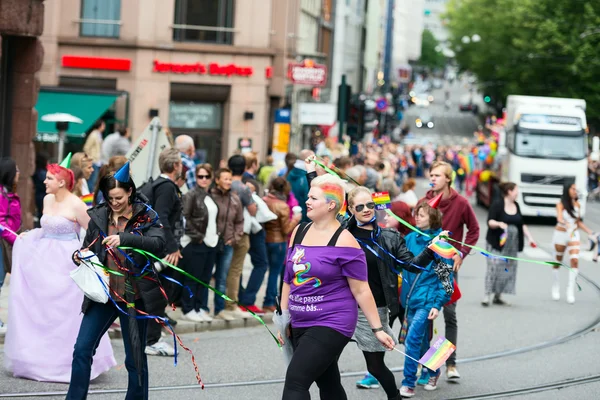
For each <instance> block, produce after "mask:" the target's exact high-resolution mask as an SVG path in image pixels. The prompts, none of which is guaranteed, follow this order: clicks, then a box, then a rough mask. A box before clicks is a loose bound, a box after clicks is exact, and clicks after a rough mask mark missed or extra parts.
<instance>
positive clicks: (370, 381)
mask: <svg viewBox="0 0 600 400" xmlns="http://www.w3.org/2000/svg"><path fill="white" fill-rule="evenodd" d="M356 387H357V388H359V389H379V382H378V381H377V379H375V377H374V376H373V375H371V374H366V375H365V377H364V378H362V379H361V380H360V381H356Z"/></svg>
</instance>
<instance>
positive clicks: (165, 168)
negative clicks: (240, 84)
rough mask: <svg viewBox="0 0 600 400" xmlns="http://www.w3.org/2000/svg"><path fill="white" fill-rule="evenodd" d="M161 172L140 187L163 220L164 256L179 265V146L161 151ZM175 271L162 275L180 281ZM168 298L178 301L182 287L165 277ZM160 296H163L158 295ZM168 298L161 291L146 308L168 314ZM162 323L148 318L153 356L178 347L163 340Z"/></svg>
mask: <svg viewBox="0 0 600 400" xmlns="http://www.w3.org/2000/svg"><path fill="white" fill-rule="evenodd" d="M158 164H159V168H160V176H159V177H158V178H157V179H156V180H152V181H150V182H147V183H146V184H144V185H142V187H141V188H140V191H141V192H142V193H143V194H144V195H145V196H146V197H147V198H148V200H149V201H148V203H149V204H150V205H151V206H152V207H153V208H154V210H155V211H156V213H157V214H158V217H159V218H160V222H161V223H162V225H163V230H164V235H165V239H166V255H165V256H164V260H165V261H166V262H168V263H170V264H173V265H175V266H176V265H177V264H178V263H179V260H180V259H181V252H180V245H179V242H180V239H181V237H182V236H183V229H184V227H183V218H182V201H181V191H180V190H179V187H178V186H177V184H176V183H175V182H176V181H177V180H178V178H179V177H180V176H181V173H182V169H183V166H182V162H181V156H180V154H179V151H178V150H177V149H167V150H164V151H163V152H162V153H160V155H159V157H158ZM174 272H175V271H173V270H171V269H169V268H167V269H164V268H163V272H162V274H163V275H166V276H170V277H172V278H174V279H175V280H177V281H181V279H179V278H178V277H175V276H174V274H173V273H174ZM161 283H162V285H163V287H164V288H165V291H166V293H167V296H168V297H169V302H175V301H176V300H177V298H178V297H179V296H180V295H181V288H180V287H179V286H176V285H175V284H173V283H171V282H168V281H167V280H162V282H161ZM159 296H160V298H159ZM166 306H167V301H166V299H165V298H164V296H162V294H161V293H160V292H159V293H157V296H156V301H154V302H152V304H146V312H148V314H150V315H156V316H159V317H166V314H165V307H166ZM161 328H162V326H161V324H159V323H158V322H156V321H155V320H150V321H148V335H147V341H146V349H145V352H146V354H148V355H152V356H173V355H174V354H175V350H174V349H173V346H171V345H170V344H169V343H167V342H164V341H162V340H160V336H161Z"/></svg>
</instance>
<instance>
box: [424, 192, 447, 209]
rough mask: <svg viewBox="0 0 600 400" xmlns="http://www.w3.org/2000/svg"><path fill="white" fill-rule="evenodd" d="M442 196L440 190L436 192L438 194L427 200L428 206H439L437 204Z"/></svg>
mask: <svg viewBox="0 0 600 400" xmlns="http://www.w3.org/2000/svg"><path fill="white" fill-rule="evenodd" d="M442 196H444V192H442V193H440V194H438V195H437V196H435V197H434V198H433V199H431V200H429V201H428V202H427V204H429V206H430V207H431V208H436V209H437V208H438V207H439V205H440V203H441V201H442Z"/></svg>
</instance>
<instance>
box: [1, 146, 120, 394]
mask: <svg viewBox="0 0 600 400" xmlns="http://www.w3.org/2000/svg"><path fill="white" fill-rule="evenodd" d="M69 161H70V155H69V156H67V159H66V160H65V161H63V162H62V163H61V164H60V165H58V164H50V165H48V173H47V175H46V180H45V181H44V184H45V185H46V196H45V197H44V211H43V215H42V218H41V225H42V227H41V228H39V229H34V230H33V231H30V232H27V233H26V234H22V235H21V236H19V237H18V238H17V240H16V241H15V244H14V249H13V267H12V275H11V282H10V287H11V290H10V295H9V299H8V313H9V316H10V324H9V325H8V329H7V332H6V337H5V344H4V364H5V366H6V368H7V369H8V370H9V371H11V372H12V374H13V375H14V376H15V377H17V378H27V379H32V380H36V381H45V382H64V383H68V382H69V381H70V378H71V363H72V361H73V348H74V346H75V340H76V338H77V333H78V332H79V325H80V324H81V319H82V315H81V313H80V306H81V303H82V301H83V293H82V291H81V290H80V289H79V288H78V287H77V285H76V284H75V282H73V280H72V279H71V277H70V275H69V273H70V272H71V270H73V268H74V266H73V262H72V260H71V255H72V254H73V252H75V251H76V250H78V249H79V247H80V243H81V240H80V238H79V232H80V229H81V228H82V227H83V228H85V229H87V225H88V222H89V220H90V217H89V216H88V214H87V209H88V208H87V206H86V205H85V203H84V202H83V201H81V199H80V198H79V197H77V196H76V195H74V194H73V193H71V190H72V189H73V186H74V176H73V171H71V170H70V169H69ZM115 365H116V361H115V358H114V357H113V352H112V347H111V345H110V341H109V340H108V336H104V337H103V338H102V340H101V341H100V345H99V346H98V350H97V352H96V355H95V357H94V365H93V368H92V375H91V377H92V379H94V378H96V377H97V376H98V375H100V374H101V373H103V372H106V371H108V370H109V369H110V368H112V367H113V366H115Z"/></svg>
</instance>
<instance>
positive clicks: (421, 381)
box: [417, 369, 429, 386]
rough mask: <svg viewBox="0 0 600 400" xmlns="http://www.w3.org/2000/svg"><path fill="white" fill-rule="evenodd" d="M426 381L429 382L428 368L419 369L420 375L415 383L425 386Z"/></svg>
mask: <svg viewBox="0 0 600 400" xmlns="http://www.w3.org/2000/svg"><path fill="white" fill-rule="evenodd" d="M428 383H429V370H427V369H425V370H423V371H421V376H420V377H419V380H418V381H417V385H419V386H425V385H427V384H428Z"/></svg>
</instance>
